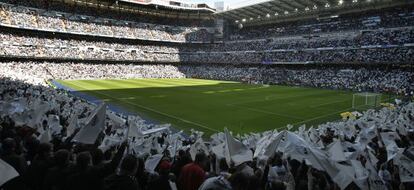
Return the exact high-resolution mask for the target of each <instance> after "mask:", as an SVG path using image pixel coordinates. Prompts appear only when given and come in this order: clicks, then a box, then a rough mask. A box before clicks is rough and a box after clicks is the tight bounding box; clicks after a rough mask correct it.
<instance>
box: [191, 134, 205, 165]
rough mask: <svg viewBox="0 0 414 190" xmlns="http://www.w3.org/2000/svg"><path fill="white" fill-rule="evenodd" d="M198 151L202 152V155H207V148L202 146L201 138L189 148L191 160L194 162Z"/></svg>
mask: <svg viewBox="0 0 414 190" xmlns="http://www.w3.org/2000/svg"><path fill="white" fill-rule="evenodd" d="M199 150H202V151H203V152H204V153H206V154H208V153H209V152H208V148H207V146H206V145H205V144H204V141H203V139H202V138H199V139H197V141H196V142H195V143H194V144H192V145H191V147H190V155H191V158H192V159H193V160H195V157H196V154H197V153H198V151H199Z"/></svg>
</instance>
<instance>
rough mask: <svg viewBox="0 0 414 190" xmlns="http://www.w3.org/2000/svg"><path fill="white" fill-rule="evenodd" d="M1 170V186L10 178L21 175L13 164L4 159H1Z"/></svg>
mask: <svg viewBox="0 0 414 190" xmlns="http://www.w3.org/2000/svg"><path fill="white" fill-rule="evenodd" d="M0 171H1V175H0V187H1V186H2V185H3V184H5V183H6V182H8V181H9V180H11V179H13V178H15V177H17V176H19V173H17V171H16V170H15V169H14V168H13V167H12V166H10V165H9V164H8V163H6V162H5V161H4V160H2V159H0Z"/></svg>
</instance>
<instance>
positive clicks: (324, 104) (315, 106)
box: [309, 100, 349, 108]
mask: <svg viewBox="0 0 414 190" xmlns="http://www.w3.org/2000/svg"><path fill="white" fill-rule="evenodd" d="M346 101H349V100H338V101H333V102H327V103H323V104H318V105H314V106H309V107H310V108H317V107H320V106H326V105H329V104H335V103H340V102H346Z"/></svg>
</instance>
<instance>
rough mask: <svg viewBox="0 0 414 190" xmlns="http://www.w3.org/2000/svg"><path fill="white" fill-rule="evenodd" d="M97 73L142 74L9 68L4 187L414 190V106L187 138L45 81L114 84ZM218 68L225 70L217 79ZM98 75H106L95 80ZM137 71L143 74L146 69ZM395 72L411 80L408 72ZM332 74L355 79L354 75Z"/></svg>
mask: <svg viewBox="0 0 414 190" xmlns="http://www.w3.org/2000/svg"><path fill="white" fill-rule="evenodd" d="M58 66H62V67H58ZM92 66H95V67H99V69H98V70H105V72H107V73H108V74H109V76H110V77H114V76H115V75H111V73H112V72H114V71H115V70H116V71H118V72H120V71H119V70H121V71H122V68H123V67H125V69H126V70H127V69H129V70H131V67H134V66H132V65H105V64H103V65H92V64H61V65H60V64H47V63H42V64H40V63H30V62H29V63H2V64H1V67H2V68H1V69H0V83H1V85H0V91H1V95H0V104H1V106H0V108H1V109H0V140H1V141H0V142H1V146H0V166H1V167H0V168H2V171H1V174H2V175H1V177H0V179H1V181H0V186H1V187H0V188H2V189H108V190H109V189H126V190H129V189H131V190H137V189H161V190H164V189H165V190H170V189H171V190H173V189H178V190H197V189H199V190H212V189H218V190H246V189H247V190H250V189H252V190H261V189H265V190H273V189H275V190H279V189H282V190H283V189H309V190H312V189H412V188H413V187H414V177H413V176H414V173H413V171H414V169H413V165H414V147H413V146H414V129H413V126H414V104H413V103H403V104H397V105H389V106H387V107H384V108H382V109H380V110H368V111H366V112H364V113H363V114H361V115H360V116H358V117H357V118H355V119H351V118H350V119H345V120H343V121H336V122H329V123H325V124H321V125H319V126H315V127H309V128H306V127H305V126H300V127H298V128H297V130H296V131H295V132H293V131H287V130H285V128H283V129H279V130H273V131H266V132H260V133H249V134H242V135H238V134H231V132H229V131H227V130H224V132H219V133H215V134H213V135H212V136H210V137H207V136H203V133H202V132H198V131H191V133H189V135H188V136H184V135H182V133H181V132H172V131H171V130H169V127H168V126H154V125H151V124H146V123H145V121H143V120H142V119H141V118H139V117H131V116H129V117H126V116H122V115H117V114H115V113H112V112H110V111H107V110H106V109H105V106H104V105H103V104H100V105H93V104H90V103H88V102H85V101H83V100H81V99H78V98H76V97H73V96H71V95H70V94H67V93H65V92H64V91H61V90H56V89H53V88H50V87H48V86H47V85H46V83H45V79H50V78H51V77H52V78H56V79H57V78H71V77H79V78H99V77H105V76H102V75H100V74H99V73H100V72H99V71H98V70H96V69H95V70H88V68H87V67H92ZM68 67H76V68H77V69H73V70H68V72H67V73H66V74H64V73H63V72H57V71H52V70H54V69H59V70H65V69H67V68H68ZM136 67H138V68H139V67H142V68H145V69H147V70H153V69H155V70H157V71H156V72H149V73H152V74H151V75H154V76H156V75H157V74H158V73H157V72H170V71H169V70H170V69H174V67H177V68H179V69H178V70H179V71H181V72H182V73H185V76H186V77H189V76H191V74H192V75H196V74H198V75H200V76H203V75H204V76H207V75H210V76H211V77H213V76H214V77H215V78H220V77H224V75H226V73H228V74H227V75H234V76H236V75H237V74H239V73H240V74H241V71H242V69H237V68H236V67H230V66H227V68H226V67H222V66H220V68H215V67H219V66H215V67H214V66H211V67H210V68H211V69H207V66H206V65H202V66H197V67H199V68H195V67H196V66H193V65H190V66H161V65H159V67H157V66H150V65H139V66H136ZM180 67H181V68H180ZM163 69H164V70H163ZM268 69H269V68H266V70H268ZM253 70H255V69H251V68H250V69H249V68H245V69H244V73H243V74H245V75H246V74H248V72H249V71H250V72H252V73H250V75H251V76H257V75H256V74H257V73H254V72H255V71H253ZM258 70H260V68H258ZM263 70H265V69H263ZM87 71H90V72H91V73H86V72H87ZM218 71H220V72H221V73H216V72H218ZM285 71H286V72H289V70H285ZM306 71H307V69H303V72H306ZM324 71H326V72H330V71H329V69H326V68H321V69H320V71H319V72H321V73H318V74H320V75H321V76H320V77H323V76H330V75H329V74H327V75H325V73H323V72H324ZM72 72H73V75H72ZM80 72H85V74H84V75H82V74H80ZM95 72H96V73H97V74H98V75H99V76H96V77H90V76H91V75H92V74H93V73H95ZM126 72H128V73H129V72H132V71H126ZM135 72H137V74H138V73H139V72H142V70H139V71H138V70H137V71H135ZM337 72H345V71H337ZM347 72H358V71H347ZM366 72H371V71H370V70H368V71H367V70H363V71H361V72H360V73H359V74H363V73H366ZM372 72H378V74H385V73H380V72H379V71H376V70H373V71H372ZM172 73H174V72H172ZM176 73H177V74H178V72H176ZM390 73H391V75H406V73H404V72H401V71H399V72H397V71H396V72H390ZM59 74H61V75H59ZM54 75H56V76H54ZM348 75H349V73H348ZM411 75H412V73H411ZM149 76H150V74H146V76H143V77H149ZM331 76H341V77H347V75H345V74H344V75H333V74H332V75H331ZM355 76H358V75H355ZM374 76H377V77H379V78H381V76H378V75H376V74H374V75H373V76H372V77H374ZM159 77H163V76H159ZM178 77H179V76H178ZM181 77H183V76H182V75H181ZM238 77H240V78H243V77H242V76H238ZM395 77H396V76H395ZM411 77H412V76H411ZM384 78H388V77H384ZM350 79H351V77H350ZM376 79H377V78H375V77H374V78H369V79H365V80H376ZM401 79H402V78H398V79H397V80H401ZM327 80H329V79H327ZM338 82H339V80H338ZM395 82H397V81H395ZM398 82H400V81H398ZM379 83H381V82H380V81H378V83H376V84H379ZM292 127H293V126H291V125H288V126H287V129H290V130H292V129H293V128H292ZM154 131H155V132H154Z"/></svg>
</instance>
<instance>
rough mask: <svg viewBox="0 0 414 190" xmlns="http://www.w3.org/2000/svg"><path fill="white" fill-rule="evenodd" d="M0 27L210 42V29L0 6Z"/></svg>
mask: <svg viewBox="0 0 414 190" xmlns="http://www.w3.org/2000/svg"><path fill="white" fill-rule="evenodd" d="M0 15H2V17H3V18H2V19H1V20H0V21H1V23H2V24H6V25H12V26H16V27H20V28H28V29H40V30H46V31H56V32H67V33H82V34H87V35H93V36H109V37H116V38H126V39H143V40H153V41H173V42H204V41H208V42H210V40H211V37H212V34H211V33H210V32H209V30H211V28H209V27H184V26H173V25H160V24H151V23H143V22H134V21H125V20H114V19H109V18H101V17H93V16H87V15H78V14H72V13H66V12H56V11H46V10H42V9H36V8H31V7H24V6H16V5H12V4H6V3H1V2H0Z"/></svg>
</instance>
